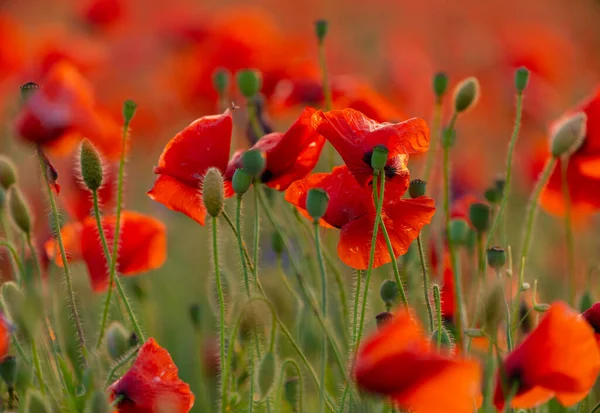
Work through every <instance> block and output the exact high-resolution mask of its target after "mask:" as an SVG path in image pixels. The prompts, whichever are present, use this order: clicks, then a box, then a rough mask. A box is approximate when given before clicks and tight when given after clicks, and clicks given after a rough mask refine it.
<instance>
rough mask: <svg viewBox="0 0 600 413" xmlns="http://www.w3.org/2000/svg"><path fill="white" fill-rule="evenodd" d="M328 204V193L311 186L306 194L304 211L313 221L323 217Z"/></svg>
mask: <svg viewBox="0 0 600 413" xmlns="http://www.w3.org/2000/svg"><path fill="white" fill-rule="evenodd" d="M327 205H329V194H327V192H326V191H325V190H324V189H321V188H311V189H309V191H308V194H307V195H306V211H307V212H308V214H309V215H310V216H311V217H312V219H314V220H315V221H318V220H320V219H321V218H323V215H325V213H326V212H327Z"/></svg>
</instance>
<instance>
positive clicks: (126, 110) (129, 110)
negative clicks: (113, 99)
mask: <svg viewBox="0 0 600 413" xmlns="http://www.w3.org/2000/svg"><path fill="white" fill-rule="evenodd" d="M136 110H137V103H135V102H134V101H133V100H131V99H127V100H126V101H125V102H124V103H123V119H125V124H129V123H130V122H131V119H133V115H135V111H136Z"/></svg>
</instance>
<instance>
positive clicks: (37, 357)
mask: <svg viewBox="0 0 600 413" xmlns="http://www.w3.org/2000/svg"><path fill="white" fill-rule="evenodd" d="M31 358H32V359H33V365H34V366H35V375H36V377H37V379H38V382H39V386H40V390H41V391H42V394H43V395H45V394H46V385H45V383H46V382H45V381H44V376H43V374H42V364H41V363H40V355H39V353H38V350H37V344H36V342H35V340H33V339H32V340H31Z"/></svg>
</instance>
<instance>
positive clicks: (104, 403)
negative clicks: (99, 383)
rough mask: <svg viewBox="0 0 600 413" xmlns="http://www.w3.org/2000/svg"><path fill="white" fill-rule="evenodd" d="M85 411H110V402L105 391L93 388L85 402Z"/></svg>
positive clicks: (95, 412) (102, 412)
mask: <svg viewBox="0 0 600 413" xmlns="http://www.w3.org/2000/svg"><path fill="white" fill-rule="evenodd" d="M85 413H110V404H109V403H108V398H107V397H106V393H104V392H103V391H101V390H94V392H93V393H92V395H91V396H90V398H89V399H88V401H87V403H86V404H85Z"/></svg>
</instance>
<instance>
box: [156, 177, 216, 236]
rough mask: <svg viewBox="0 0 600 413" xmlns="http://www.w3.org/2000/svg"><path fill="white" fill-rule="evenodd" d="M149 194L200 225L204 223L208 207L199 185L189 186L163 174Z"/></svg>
mask: <svg viewBox="0 0 600 413" xmlns="http://www.w3.org/2000/svg"><path fill="white" fill-rule="evenodd" d="M148 196H149V197H150V199H152V200H154V201H157V202H160V203H161V204H163V205H165V206H166V207H167V208H169V209H171V210H173V211H177V212H182V213H184V214H185V215H187V216H188V217H190V218H192V219H193V220H194V221H196V222H198V223H199V224H200V225H204V217H205V216H206V209H205V208H204V203H203V202H202V191H201V189H200V188H199V187H192V186H188V185H186V184H184V183H183V182H180V181H178V180H177V179H175V178H172V177H170V176H168V175H161V176H159V177H158V179H157V180H156V182H154V186H153V187H152V189H151V190H150V191H148Z"/></svg>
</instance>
